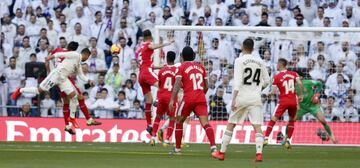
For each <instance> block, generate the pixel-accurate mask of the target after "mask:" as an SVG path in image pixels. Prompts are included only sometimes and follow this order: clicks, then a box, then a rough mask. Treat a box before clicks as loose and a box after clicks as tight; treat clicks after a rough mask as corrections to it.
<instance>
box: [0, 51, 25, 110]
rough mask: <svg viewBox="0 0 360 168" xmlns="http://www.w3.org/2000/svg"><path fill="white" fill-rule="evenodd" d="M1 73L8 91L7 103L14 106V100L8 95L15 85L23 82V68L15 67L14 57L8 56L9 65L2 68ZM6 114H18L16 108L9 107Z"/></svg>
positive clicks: (14, 88) (18, 85)
mask: <svg viewBox="0 0 360 168" xmlns="http://www.w3.org/2000/svg"><path fill="white" fill-rule="evenodd" d="M28 58H29V57H28ZM3 75H4V77H5V78H6V80H7V84H8V90H7V92H8V93H9V95H8V96H9V97H8V101H9V102H8V105H10V106H15V105H16V101H15V100H13V99H11V97H10V96H11V94H12V93H14V91H15V90H16V88H17V87H20V85H21V83H23V82H24V79H25V74H24V70H22V69H20V68H17V67H16V59H15V57H10V59H9V67H8V68H6V69H5V70H4V74H3ZM8 116H18V114H17V110H16V109H14V108H10V109H9V110H8Z"/></svg>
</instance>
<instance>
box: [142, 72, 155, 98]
mask: <svg viewBox="0 0 360 168" xmlns="http://www.w3.org/2000/svg"><path fill="white" fill-rule="evenodd" d="M157 81H158V77H157V75H156V74H155V72H153V71H152V69H151V68H148V69H142V70H140V73H139V84H140V86H141V89H142V91H143V94H144V95H145V94H147V93H148V92H150V91H151V86H152V85H154V84H155V83H156V82H157Z"/></svg>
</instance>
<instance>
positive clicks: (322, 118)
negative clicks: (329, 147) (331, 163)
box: [315, 111, 337, 144]
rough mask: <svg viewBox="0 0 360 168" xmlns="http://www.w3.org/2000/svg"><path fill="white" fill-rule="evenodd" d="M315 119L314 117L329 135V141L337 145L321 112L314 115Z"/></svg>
mask: <svg viewBox="0 0 360 168" xmlns="http://www.w3.org/2000/svg"><path fill="white" fill-rule="evenodd" d="M315 117H316V118H317V119H318V120H319V121H320V123H321V124H322V125H323V126H324V128H325V130H326V132H327V133H328V134H329V136H330V139H331V141H332V142H333V143H334V144H336V143H337V140H336V138H335V136H334V134H333V133H332V131H331V128H330V126H329V125H328V123H327V122H326V120H325V117H324V114H323V113H322V112H321V111H319V112H317V113H316V115H315Z"/></svg>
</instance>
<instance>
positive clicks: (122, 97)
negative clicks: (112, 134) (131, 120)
mask: <svg viewBox="0 0 360 168" xmlns="http://www.w3.org/2000/svg"><path fill="white" fill-rule="evenodd" d="M116 104H117V105H118V108H117V109H116V110H115V112H114V116H115V118H128V113H129V110H130V102H129V100H128V99H126V93H125V92H124V91H119V93H118V99H117V101H116Z"/></svg>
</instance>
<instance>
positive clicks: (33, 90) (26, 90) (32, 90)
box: [20, 87, 39, 94]
mask: <svg viewBox="0 0 360 168" xmlns="http://www.w3.org/2000/svg"><path fill="white" fill-rule="evenodd" d="M20 93H30V94H39V90H38V88H36V87H25V88H21V89H20Z"/></svg>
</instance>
